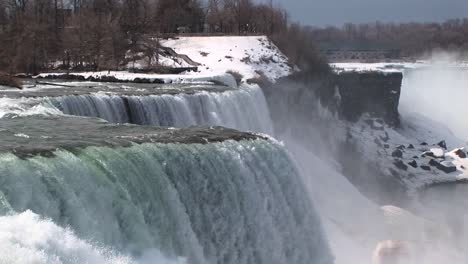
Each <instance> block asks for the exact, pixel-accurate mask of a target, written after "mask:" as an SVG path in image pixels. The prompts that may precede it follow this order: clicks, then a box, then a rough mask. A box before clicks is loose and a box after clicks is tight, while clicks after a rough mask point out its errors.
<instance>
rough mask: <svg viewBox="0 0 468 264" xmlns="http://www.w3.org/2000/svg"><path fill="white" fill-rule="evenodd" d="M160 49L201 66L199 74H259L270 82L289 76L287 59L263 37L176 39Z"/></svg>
mask: <svg viewBox="0 0 468 264" xmlns="http://www.w3.org/2000/svg"><path fill="white" fill-rule="evenodd" d="M162 45H163V46H167V47H171V48H172V49H174V50H175V51H176V52H177V53H179V54H185V55H187V56H189V57H190V58H191V59H192V60H194V61H196V62H198V63H201V64H202V66H200V67H199V71H200V73H203V74H213V73H219V72H226V71H229V70H232V71H237V72H239V73H240V74H242V75H243V76H244V79H249V78H254V77H256V76H258V73H260V72H261V73H263V74H264V75H265V76H266V77H267V78H269V79H270V80H272V81H274V80H275V79H278V78H280V77H283V76H287V75H289V74H290V73H291V72H292V68H291V67H290V66H289V65H288V58H287V57H286V56H285V55H284V54H282V53H281V51H280V50H279V49H278V48H277V47H276V46H275V45H274V44H273V43H272V42H271V41H270V40H269V39H268V38H267V37H265V36H243V37H233V36H223V37H179V38H176V39H169V40H164V41H162Z"/></svg>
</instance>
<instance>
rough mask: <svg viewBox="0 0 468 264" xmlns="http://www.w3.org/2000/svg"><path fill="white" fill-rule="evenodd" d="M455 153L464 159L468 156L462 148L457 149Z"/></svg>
mask: <svg viewBox="0 0 468 264" xmlns="http://www.w3.org/2000/svg"><path fill="white" fill-rule="evenodd" d="M455 154H456V155H457V156H458V157H460V158H462V159H466V157H467V155H466V153H465V152H464V151H463V150H462V149H457V150H456V151H455Z"/></svg>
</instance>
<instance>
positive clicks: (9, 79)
mask: <svg viewBox="0 0 468 264" xmlns="http://www.w3.org/2000/svg"><path fill="white" fill-rule="evenodd" d="M0 85H4V86H10V87H16V88H19V89H22V84H21V82H20V81H19V80H18V79H17V78H15V77H13V76H11V75H10V74H6V73H2V72H0Z"/></svg>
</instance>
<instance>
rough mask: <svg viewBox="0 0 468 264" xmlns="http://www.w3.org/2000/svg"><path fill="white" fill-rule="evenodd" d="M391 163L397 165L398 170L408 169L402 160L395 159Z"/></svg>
mask: <svg viewBox="0 0 468 264" xmlns="http://www.w3.org/2000/svg"><path fill="white" fill-rule="evenodd" d="M393 165H395V167H397V168H398V169H400V170H404V171H406V170H408V166H407V165H406V164H405V163H403V161H401V160H397V161H395V162H393Z"/></svg>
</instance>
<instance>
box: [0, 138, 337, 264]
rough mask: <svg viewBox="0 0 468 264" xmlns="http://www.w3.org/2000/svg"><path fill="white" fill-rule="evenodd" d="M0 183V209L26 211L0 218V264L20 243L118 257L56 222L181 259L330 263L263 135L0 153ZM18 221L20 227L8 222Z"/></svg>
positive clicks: (75, 256) (54, 252) (280, 153)
mask: <svg viewBox="0 0 468 264" xmlns="http://www.w3.org/2000/svg"><path fill="white" fill-rule="evenodd" d="M0 183H1V184H0V191H1V192H0V197H1V201H2V208H1V209H2V210H3V211H4V212H5V211H6V212H10V213H13V214H14V212H24V211H26V213H23V214H20V215H14V216H11V217H3V218H1V219H0V222H2V223H5V224H2V225H0V243H1V245H2V247H3V246H4V245H5V247H7V248H8V247H10V248H11V247H13V248H16V249H17V250H16V249H15V250H13V251H8V253H7V254H6V255H1V256H0V260H1V261H0V262H2V261H3V262H5V261H7V262H8V260H9V259H12V258H15V256H16V255H18V254H20V252H26V253H27V252H31V254H28V253H27V255H28V256H29V255H30V256H31V258H33V257H34V256H36V255H37V258H38V259H41V257H40V255H41V254H45V257H44V261H42V262H39V263H54V262H49V261H48V260H49V259H54V261H55V260H56V261H55V262H56V263H82V262H81V261H80V260H86V261H88V262H93V261H92V260H93V259H99V260H100V259H102V260H103V262H105V260H106V259H112V258H118V259H122V258H123V259H124V260H125V258H124V257H121V256H112V255H111V256H106V254H107V253H106V252H101V251H102V250H99V249H97V248H93V247H91V246H90V245H88V244H86V243H85V242H83V241H81V240H78V239H77V238H75V237H74V235H73V234H72V233H70V232H69V231H66V230H65V231H64V230H62V229H60V228H58V227H56V226H55V224H58V225H60V226H70V227H71V228H72V229H73V230H75V232H76V233H77V234H78V235H79V236H80V237H83V238H86V239H91V240H93V241H95V243H97V244H100V243H101V244H104V245H110V246H112V247H113V248H115V249H118V250H119V251H120V252H128V254H130V255H132V256H144V254H145V252H147V251H151V250H155V249H158V250H161V251H162V252H163V253H164V254H165V255H166V256H168V257H170V258H175V257H180V256H183V257H186V258H187V260H188V262H189V263H236V264H239V263H310V262H311V261H312V262H313V263H318V264H320V263H331V257H330V253H329V252H328V248H327V243H326V241H325V240H324V237H323V235H322V231H321V225H320V222H319V220H318V217H317V216H316V215H315V212H314V209H313V206H312V205H311V202H310V201H309V199H308V197H307V196H306V195H305V192H304V189H303V187H302V185H301V182H300V180H299V176H298V175H297V172H296V169H295V168H294V166H293V165H292V163H291V162H290V160H289V158H288V155H287V153H286V152H285V151H284V149H283V148H282V147H281V146H280V145H277V144H274V143H270V142H268V141H265V140H254V141H241V142H233V141H226V142H222V143H213V144H206V145H199V144H143V145H136V146H133V147H129V148H105V147H90V148H87V149H84V150H82V151H80V152H79V153H78V154H73V153H71V152H67V151H64V150H58V151H57V152H56V153H55V157H53V158H47V157H40V156H36V157H34V158H29V159H26V160H25V159H20V158H18V157H16V156H14V155H12V154H9V153H6V154H3V155H1V156H0ZM27 210H32V211H33V212H34V213H37V214H39V215H42V216H47V217H48V218H51V219H52V220H53V221H54V223H55V224H52V223H49V222H47V220H41V219H39V218H38V217H37V216H35V215H32V213H28V212H27ZM12 219H13V220H12ZM14 219H18V220H21V221H19V223H18V225H16V224H12V221H14ZM22 221H26V222H28V221H29V222H30V223H31V224H29V225H28V228H27V229H26V230H23V231H22V233H17V232H15V231H14V230H12V228H13V229H15V228H18V229H21V224H23V223H22ZM8 223H9V224H8ZM42 226H43V227H44V228H42ZM35 229H37V230H35ZM48 232H52V233H48ZM62 233H63V234H65V236H60V237H55V236H54V234H56V235H59V234H62ZM57 239H58V240H57ZM64 243H65V244H64ZM68 247H70V248H68ZM104 251H105V250H104ZM49 253H50V255H49ZM88 257H89V258H88ZM124 260H122V263H126V262H125V261H124ZM86 261H84V262H86ZM18 263H32V262H28V261H26V262H21V261H20V262H18ZM93 263H94V262H93ZM109 263H114V262H113V261H110V262H109Z"/></svg>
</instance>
